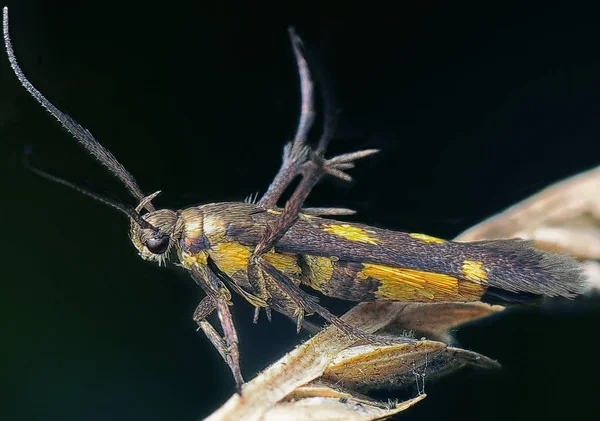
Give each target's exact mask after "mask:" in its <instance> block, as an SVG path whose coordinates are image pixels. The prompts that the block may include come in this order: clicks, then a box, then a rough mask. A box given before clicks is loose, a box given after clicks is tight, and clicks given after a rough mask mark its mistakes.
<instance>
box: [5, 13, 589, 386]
mask: <svg viewBox="0 0 600 421" xmlns="http://www.w3.org/2000/svg"><path fill="white" fill-rule="evenodd" d="M3 27H4V41H5V45H6V49H7V52H8V58H9V61H10V64H11V66H12V69H13V70H14V73H15V75H16V76H17V78H18V79H19V81H20V82H21V84H22V85H23V87H24V88H25V89H26V90H27V91H28V92H29V93H30V94H31V95H32V96H33V97H34V98H35V99H36V100H37V101H38V102H39V103H40V104H41V105H42V106H43V107H44V108H46V110H47V111H49V112H50V114H52V116H53V117H54V118H56V119H57V120H58V121H59V122H60V123H61V124H62V125H63V126H64V128H65V129H66V130H67V131H68V132H69V133H71V135H73V137H74V138H75V139H76V140H77V141H78V142H79V143H80V144H81V145H82V146H83V147H84V148H85V149H87V151H88V152H89V153H91V154H92V155H93V156H94V157H95V158H96V159H97V160H98V161H100V162H101V163H102V164H103V165H104V166H105V167H107V168H108V169H109V170H110V171H111V172H112V173H113V174H114V175H115V176H116V177H117V178H119V179H120V180H121V181H122V182H123V184H124V185H125V186H126V187H127V189H128V190H129V192H130V193H131V194H132V195H133V196H134V198H135V199H136V200H137V201H138V204H137V206H136V207H133V206H130V205H126V204H123V203H120V202H117V201H115V200H112V199H110V198H106V197H102V196H99V195H97V194H94V193H91V192H89V191H85V190H83V189H81V188H80V187H78V186H77V185H75V184H74V183H71V182H69V181H66V180H63V179H60V178H58V177H55V176H53V175H50V174H48V173H45V172H43V171H40V170H38V169H36V168H32V170H33V171H35V172H37V173H38V174H40V175H42V176H44V177H46V178H49V179H51V180H53V181H57V182H59V183H62V184H65V185H67V186H70V187H73V188H75V189H77V190H79V191H82V192H83V193H85V194H87V195H89V196H92V197H93V198H95V199H98V200H100V201H102V202H104V203H106V204H108V205H110V206H112V207H114V208H115V209H117V210H119V211H121V212H122V213H124V214H125V215H127V217H128V218H129V220H130V232H129V235H130V238H131V241H132V243H133V245H134V246H135V248H136V250H137V252H138V253H139V255H140V256H141V257H142V259H144V260H148V261H151V262H156V263H158V264H159V265H161V264H166V262H168V261H171V260H174V261H175V262H176V263H177V264H179V265H180V266H182V267H183V268H184V269H185V270H186V271H188V273H189V274H190V276H191V277H192V278H193V280H194V281H195V282H196V283H197V284H198V286H199V287H200V288H202V290H203V291H204V293H205V294H206V295H205V297H204V298H203V299H202V300H201V302H200V303H199V304H198V307H197V308H196V310H195V312H194V315H193V318H194V320H195V321H196V322H197V323H198V325H199V327H200V328H201V329H202V330H203V332H204V333H205V334H206V336H207V337H208V339H209V340H210V341H211V342H212V344H213V345H214V347H215V348H216V349H217V350H218V352H219V353H220V355H221V356H222V358H223V360H224V361H225V362H226V363H227V365H228V366H229V368H230V370H231V372H232V374H233V377H234V379H235V382H236V385H237V388H238V391H241V388H242V385H243V383H244V379H243V377H242V373H241V369H240V363H239V359H240V355H239V350H238V336H237V333H236V329H235V326H234V323H233V320H232V317H231V311H230V307H231V306H232V301H231V300H232V294H233V293H236V294H239V295H241V296H242V297H243V298H244V299H246V300H247V301H248V302H249V303H251V304H252V305H253V306H254V307H255V313H254V321H256V320H257V318H258V315H259V312H260V310H261V309H262V310H264V312H265V313H266V315H267V317H268V318H269V319H270V318H271V311H272V310H275V311H276V312H278V313H281V314H283V315H286V316H288V317H290V318H292V319H294V320H295V321H296V325H297V329H298V330H300V329H301V328H302V326H303V323H304V317H305V316H306V315H312V314H317V315H319V316H321V317H322V318H323V319H324V320H326V321H327V322H328V323H331V324H333V325H335V326H336V327H338V328H339V329H341V330H342V331H343V332H345V333H347V334H349V335H356V336H357V337H362V338H367V339H368V335H366V334H364V333H362V332H360V331H359V330H358V329H355V328H353V327H352V326H350V325H349V324H347V323H346V322H344V321H343V320H341V319H340V318H338V317H337V316H335V315H334V314H332V313H331V312H329V311H328V310H327V309H326V308H325V307H324V306H322V305H321V304H320V303H319V301H318V299H317V298H316V297H315V296H314V295H312V294H309V293H308V292H306V291H305V289H306V288H305V289H302V288H301V286H305V287H308V288H311V289H313V290H315V291H317V292H319V293H322V294H324V295H326V296H329V297H335V298H339V299H343V300H350V301H355V302H366V301H374V300H392V301H417V302H432V301H436V302H439V301H447V302H470V301H479V300H487V299H488V298H494V299H495V300H498V299H501V300H520V299H523V298H527V297H532V296H533V297H536V296H548V297H554V296H561V297H569V298H572V297H574V296H576V295H577V294H578V293H579V292H580V291H581V289H582V284H583V279H582V275H581V273H580V271H579V269H578V266H577V264H576V262H575V261H574V260H573V259H572V258H571V257H568V256H566V255H560V254H553V253H549V252H544V251H540V250H537V249H536V248H534V247H533V245H532V243H531V242H528V241H524V240H519V239H510V240H495V241H478V242H465V243H461V242H453V241H445V240H442V239H439V238H436V237H432V236H429V235H424V234H416V233H404V232H397V231H391V230H386V229H382V228H377V227H371V226H368V225H364V224H358V223H348V222H342V221H339V220H336V219H332V217H335V216H339V215H347V214H350V213H352V211H350V210H348V209H339V208H303V204H304V202H305V200H306V198H307V196H308V195H309V194H310V192H311V190H312V189H313V187H314V186H315V185H316V184H317V183H318V182H319V181H321V179H322V178H323V177H325V176H333V177H337V178H340V179H342V180H350V179H351V177H350V176H349V175H348V174H347V173H346V170H348V169H351V168H352V167H353V166H354V161H356V160H358V159H361V158H365V157H367V156H369V155H372V154H374V153H375V152H377V150H373V149H372V150H363V151H358V152H353V153H346V154H342V155H339V156H335V157H333V158H326V157H325V152H326V149H327V146H328V143H329V141H330V139H331V137H332V134H333V123H332V119H331V118H326V122H325V125H324V129H323V133H322V135H321V137H320V139H319V141H318V143H317V144H316V146H310V145H309V144H308V142H307V135H308V132H309V129H310V128H311V126H312V123H313V119H314V116H315V111H314V108H313V89H314V86H313V85H314V84H313V80H312V77H311V74H310V71H309V67H308V64H307V61H306V59H305V56H304V53H303V47H302V41H301V39H300V38H299V37H298V36H297V35H296V34H295V32H294V30H293V29H290V31H289V32H290V38H291V44H292V49H293V52H294V55H295V59H296V64H297V67H298V73H299V78H300V89H301V98H302V104H301V114H300V118H299V123H298V127H297V130H296V134H295V137H294V139H293V140H292V141H291V142H290V143H288V144H287V145H285V147H284V149H283V162H282V164H281V167H280V168H279V171H278V172H277V174H276V175H275V178H274V180H273V182H272V183H271V184H270V186H269V187H268V189H267V191H266V192H265V193H264V195H262V197H261V198H260V199H258V200H254V201H252V200H250V201H245V202H224V203H210V204H205V205H201V206H194V207H189V208H186V209H179V210H172V209H155V207H154V206H153V204H152V200H153V199H154V198H155V197H156V196H157V195H158V194H159V193H160V191H157V192H155V193H153V194H150V195H146V194H144V193H143V192H142V190H141V189H140V188H139V187H138V185H137V183H136V181H135V179H134V177H133V176H132V175H131V174H130V173H129V172H128V171H127V170H126V169H125V167H124V166H123V165H121V164H120V163H119V162H118V161H117V159H116V158H115V157H114V156H113V155H112V154H111V152H110V151H108V150H107V149H105V148H104V147H103V146H102V145H101V144H100V143H99V142H98V141H97V140H96V139H95V138H94V137H93V136H92V134H91V133H90V132H89V131H88V130H86V129H85V128H84V127H82V126H81V125H79V124H78V123H77V122H76V121H75V120H73V119H72V118H71V117H69V116H68V115H66V114H64V113H63V112H61V111H60V110H59V109H57V108H56V107H55V106H54V105H53V104H52V103H51V102H50V101H48V100H47V99H46V98H45V97H44V96H43V95H42V94H41V93H40V92H39V91H38V90H37V89H36V88H35V87H34V86H33V85H32V84H31V83H30V82H29V81H28V80H27V78H26V77H25V75H24V74H23V71H22V70H21V68H20V67H19V65H18V63H17V60H16V58H15V54H14V51H13V47H12V43H11V39H10V36H9V32H8V10H7V8H6V7H5V8H4V11H3ZM297 177H300V181H299V183H298V184H297V187H296V188H295V190H294V191H293V193H292V194H291V196H290V198H289V199H288V200H287V201H286V203H285V204H284V205H283V206H282V207H278V206H277V205H278V202H279V200H280V198H281V195H282V193H283V192H284V191H285V190H286V189H287V188H288V187H289V186H290V184H291V182H292V181H293V180H294V179H296V178H297ZM214 311H216V313H217V316H218V321H219V323H220V326H221V331H222V333H219V332H218V331H217V330H216V329H215V328H214V327H213V326H212V325H211V324H210V323H209V322H208V320H207V317H208V316H209V315H210V314H211V313H213V312H214Z"/></svg>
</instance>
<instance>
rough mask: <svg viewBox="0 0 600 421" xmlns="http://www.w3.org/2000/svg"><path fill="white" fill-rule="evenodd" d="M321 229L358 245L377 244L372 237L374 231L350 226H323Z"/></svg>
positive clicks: (377, 240)
mask: <svg viewBox="0 0 600 421" xmlns="http://www.w3.org/2000/svg"><path fill="white" fill-rule="evenodd" d="M322 227H323V229H324V230H325V231H327V232H328V233H330V234H333V235H337V236H338V237H342V238H345V239H347V240H350V241H357V242H359V243H367V244H377V243H379V241H380V240H379V239H378V238H377V237H374V236H372V235H371V234H375V231H371V230H366V229H362V228H359V227H357V226H354V225H350V224H323V225H322Z"/></svg>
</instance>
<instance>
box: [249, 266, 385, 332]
mask: <svg viewBox="0 0 600 421" xmlns="http://www.w3.org/2000/svg"><path fill="white" fill-rule="evenodd" d="M255 262H256V265H257V267H258V268H259V269H260V270H261V271H262V273H265V274H266V275H267V276H268V278H269V280H272V281H273V283H274V284H275V285H276V286H277V287H278V288H279V289H281V291H283V292H284V293H285V294H287V295H288V296H289V297H290V298H291V299H292V300H293V301H294V302H295V303H296V304H297V305H298V307H299V312H298V316H297V317H298V319H297V323H298V326H297V329H298V331H300V329H301V327H302V321H303V319H304V313H306V314H314V313H316V314H318V315H319V316H321V317H322V318H324V319H325V320H326V321H327V322H329V323H331V324H332V325H334V326H335V327H337V328H338V329H340V330H341V331H342V332H344V333H345V334H347V335H352V336H354V337H356V339H364V340H369V341H371V340H372V339H373V338H374V336H373V335H369V334H367V333H365V332H362V331H361V330H359V329H356V328H354V327H353V326H351V325H350V324H348V323H346V322H345V321H343V320H342V319H340V318H339V317H337V316H336V315H334V314H333V313H331V312H330V311H329V310H327V309H326V308H325V307H323V306H321V305H320V304H319V302H318V301H319V300H318V298H317V297H313V296H312V295H310V294H308V293H306V292H304V291H303V290H302V289H300V288H299V287H298V286H296V285H295V284H294V283H293V282H292V280H291V279H290V278H289V277H288V276H287V275H285V274H284V273H283V272H281V271H280V270H278V269H277V268H276V267H275V266H273V265H272V264H270V263H269V262H267V261H266V260H265V259H263V258H262V257H256V258H255Z"/></svg>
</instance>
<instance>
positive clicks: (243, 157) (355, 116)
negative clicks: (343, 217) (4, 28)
mask: <svg viewBox="0 0 600 421" xmlns="http://www.w3.org/2000/svg"><path fill="white" fill-rule="evenodd" d="M199 3H200V2H191V1H174V0H173V1H169V2H165V3H163V4H162V5H161V6H158V5H157V6H153V5H151V4H150V3H147V2H106V1H104V2H100V1H89V2H86V5H85V6H72V5H67V3H57V2H47V1H43V2H42V1H26V0H20V1H13V2H9V6H10V17H11V33H12V39H13V43H14V46H15V49H16V52H17V56H18V58H19V60H20V63H21V66H22V67H23V69H24V71H25V73H26V74H27V75H28V77H29V78H30V80H31V81H32V82H33V83H34V84H35V85H36V86H37V88H38V89H40V90H41V91H42V92H43V93H44V94H45V95H46V96H47V97H48V98H49V99H50V100H51V101H53V102H54V103H55V104H56V105H57V106H58V107H59V108H61V109H62V110H63V111H65V112H67V113H69V114H70V115H72V116H73V117H74V118H76V119H77V120H78V121H79V122H80V123H82V124H83V125H84V126H86V127H87V128H88V129H90V130H91V131H92V132H93V133H94V134H95V135H96V136H97V137H98V138H99V139H100V140H101V141H102V142H103V143H104V145H106V146H107V147H108V148H109V149H110V150H111V151H112V152H113V153H114V154H115V156H117V157H118V159H119V160H120V161H121V162H122V163H123V164H124V165H125V166H126V167H127V168H128V169H129V170H130V171H131V172H132V173H133V174H134V175H135V177H136V178H137V180H138V182H139V184H140V186H141V187H142V189H143V190H144V191H145V192H148V193H150V192H153V191H155V190H157V189H162V190H163V192H164V193H163V194H162V195H161V196H160V197H159V199H158V200H157V201H156V204H157V205H158V206H159V207H161V206H162V207H173V208H177V207H186V206H190V205H194V204H199V203H206V202H211V201H226V200H242V199H243V198H244V197H246V196H247V195H248V194H250V193H254V192H256V191H260V192H263V191H264V190H265V188H266V187H267V185H268V183H269V181H270V179H271V177H272V176H273V175H274V173H275V171H276V170H277V167H278V165H279V163H280V155H281V148H282V145H283V143H284V142H285V141H287V140H288V139H290V137H291V136H292V135H293V133H294V130H295V125H296V119H297V113H298V106H299V97H298V81H297V74H296V67H295V62H294V59H293V55H292V52H291V49H290V46H289V42H288V38H287V33H286V27H287V26H288V25H290V24H294V25H295V26H296V28H297V31H298V33H299V34H300V35H301V36H302V37H303V38H304V40H305V43H306V46H307V50H308V51H309V52H310V53H311V54H312V56H313V57H314V59H315V62H316V63H318V64H319V66H320V68H321V70H322V73H323V74H324V75H325V80H326V81H327V86H329V87H330V88H331V90H332V91H333V92H334V94H335V98H336V104H337V106H338V107H339V108H340V110H341V114H340V122H339V130H338V135H337V137H336V139H335V141H334V142H333V144H332V147H331V153H335V152H343V151H351V150H356V149H360V148H371V147H377V148H381V149H382V152H381V153H380V154H379V155H377V156H376V157H374V158H371V159H368V160H365V161H363V162H360V163H359V165H358V167H357V168H356V169H355V170H353V172H352V174H353V175H354V176H355V178H356V182H355V183H353V184H350V185H345V184H342V183H332V182H326V183H323V184H321V185H320V186H319V187H318V188H317V189H316V190H315V191H314V194H313V195H312V196H311V199H310V204H312V205H316V206H319V205H321V206H322V205H337V206H347V207H351V208H354V209H356V210H358V211H359V214H358V215H357V216H356V217H355V218H350V219H353V220H360V221H362V222H367V223H370V224H374V225H377V226H383V227H387V228H392V229H398V230H408V231H412V232H426V233H428V234H431V235H435V236H440V237H447V238H448V237H453V236H454V235H456V234H458V233H459V232H461V231H462V230H464V229H466V228H468V227H469V226H471V225H473V224H475V223H477V222H479V221H480V220H482V219H483V218H485V217H487V216H489V215H491V214H493V213H495V212H497V211H499V210H501V209H503V208H505V207H507V206H509V205H511V204H513V203H515V202H516V201H518V200H520V199H523V198H525V197H527V196H528V195H530V194H532V193H534V192H536V191H538V190H539V189H540V188H543V187H544V186H546V185H548V184H549V183H551V182H554V181H557V180H559V179H561V178H563V177H565V176H568V175H571V174H574V173H576V172H579V171H582V170H585V169H588V168H590V167H593V166H596V165H598V163H599V152H600V147H599V142H598V138H599V137H600V115H599V114H600V47H599V45H600V43H599V42H598V41H599V40H600V27H599V25H598V15H597V14H596V13H595V10H593V9H592V8H590V9H587V10H586V9H579V8H577V7H575V6H561V7H556V6H553V5H551V4H550V3H548V2H545V3H544V5H543V6H542V5H541V3H540V4H535V3H529V5H528V6H520V5H518V3H516V2H515V3H512V2H508V3H506V2H504V3H503V5H501V6H500V5H496V6H489V5H486V6H481V5H480V3H481V2H471V3H454V2H453V3H454V5H453V6H452V7H449V6H440V5H438V4H436V3H431V2H422V4H421V5H419V6H416V5H414V4H412V2H411V4H410V5H406V4H403V3H402V2H401V3H398V4H395V5H394V6H390V7H389V8H388V7H384V6H377V5H376V4H374V3H366V4H365V5H363V7H357V6H353V5H350V4H348V3H345V4H343V5H342V4H338V5H335V6H334V5H332V4H329V5H328V6H322V5H315V4H312V3H306V2H301V3H300V2H299V3H287V2H286V7H285V9H284V8H282V7H281V6H272V7H266V6H262V7H258V6H257V5H256V4H255V2H248V3H247V4H245V5H239V4H235V3H222V5H221V6H220V7H219V8H216V7H209V6H200V5H199ZM0 107H1V108H0V109H1V112H0V130H1V131H0V138H1V142H2V143H1V145H2V154H1V159H2V164H1V166H0V168H1V169H0V170H1V171H2V180H3V181H2V198H1V199H0V200H1V201H2V206H1V208H0V209H1V212H2V230H3V232H4V241H3V242H2V243H3V245H2V257H3V259H2V261H3V271H4V275H3V276H2V293H0V297H1V300H2V303H1V307H0V308H1V309H2V313H3V315H2V317H1V318H0V320H1V322H0V323H2V329H1V332H2V339H1V341H2V342H1V348H0V349H1V350H2V351H1V353H2V356H1V359H0V361H1V363H0V364H2V367H0V368H1V373H2V374H0V376H1V378H2V380H3V383H5V384H4V385H3V389H4V392H2V394H1V395H0V396H1V397H0V401H2V403H1V404H0V408H2V409H0V411H2V412H3V411H7V413H6V415H0V416H1V417H2V419H6V420H108V419H110V420H128V421H133V420H144V421H151V420H195V419H198V418H200V417H202V416H206V415H208V414H209V413H210V412H211V411H213V410H214V409H216V408H217V407H218V406H219V405H220V404H221V403H222V402H224V401H225V400H226V399H227V398H228V397H229V396H230V394H231V393H232V392H233V388H234V385H233V382H232V379H231V377H230V374H229V371H228V369H227V367H226V366H225V365H224V364H223V363H222V361H221V360H220V357H219V356H218V355H217V353H216V352H215V351H214V350H213V349H212V348H211V346H210V344H209V343H208V341H207V340H206V339H205V338H204V337H202V335H201V334H198V333H196V331H195V325H194V323H193V321H192V320H191V315H192V312H193V310H194V308H195V306H196V304H197V302H198V300H199V299H200V298H201V293H200V291H198V290H197V289H196V288H195V287H194V285H193V283H192V282H191V280H190V279H188V278H187V276H186V275H185V273H182V271H180V270H177V269H178V268H175V267H173V266H170V267H168V268H167V269H165V268H157V267H156V266H155V265H152V264H149V263H147V262H143V261H142V260H141V259H139V258H138V257H137V256H136V253H135V251H134V249H133V247H132V245H131V244H130V242H129V240H128V238H127V231H128V222H127V220H126V218H124V217H123V216H122V215H120V214H119V213H117V212H114V211H112V210H111V209H108V208H105V207H103V206H102V205H101V204H99V203H97V202H94V201H92V200H90V199H88V198H86V197H84V196H81V195H79V194H77V193H76V192H74V191H71V190H69V189H66V188H64V187H62V186H59V185H55V184H51V183H49V182H47V181H45V180H43V179H40V178H39V177H37V176H36V175H34V174H31V173H30V172H28V171H26V170H25V169H24V168H23V166H22V164H21V154H22V151H23V148H24V147H25V146H26V145H34V146H35V150H34V155H33V158H32V160H33V161H34V162H35V164H36V165H37V166H38V167H41V168H45V169H48V170H49V171H52V172H54V173H57V174H61V175H64V176H67V177H69V178H70V179H74V180H78V181H79V182H87V183H89V184H90V185H93V186H95V188H96V189H100V190H102V191H106V192H109V193H110V194H111V195H113V196H116V197H120V198H122V199H126V200H130V199H129V198H128V196H127V193H126V191H125V190H124V188H123V187H122V186H120V185H119V183H118V182H116V181H114V180H113V179H112V178H111V177H110V176H109V175H107V174H106V173H105V172H104V171H103V169H102V168H101V167H100V166H99V165H97V164H96V163H95V162H94V161H93V159H91V158H90V157H89V156H88V155H86V153H85V152H83V151H82V150H81V149H79V148H78V146H77V145H76V144H75V142H73V141H71V140H70V138H69V135H67V134H65V133H64V132H63V131H62V130H61V128H60V126H59V125H58V124H57V123H55V122H54V121H53V120H52V119H51V118H50V117H49V116H48V115H47V113H45V112H44V111H43V110H42V109H41V107H39V106H38V105H37V104H36V103H35V101H34V100H33V99H31V98H30V97H29V96H28V95H27V93H26V92H25V91H24V90H23V89H22V88H21V87H20V85H19V84H18V82H17V80H16V78H15V77H14V75H13V74H12V72H11V71H10V68H9V66H8V64H7V61H6V60H2V62H1V63H0ZM314 134H315V135H316V136H318V130H317V131H315V133H314ZM130 201H131V200H130ZM598 304H599V303H598V300H597V299H594V298H593V297H592V298H586V299H581V300H579V301H577V302H575V303H562V302H561V303H558V304H555V305H550V306H547V307H544V308H543V309H529V310H515V311H511V312H509V313H506V314H503V315H501V316H500V317H495V318H493V319H490V320H487V321H485V322H483V323H479V324H476V325H473V326H469V327H466V328H464V329H462V330H460V331H459V332H458V338H459V340H460V342H461V344H462V345H463V346H464V347H465V348H468V349H473V350H475V351H478V352H482V353H484V354H486V355H488V356H490V357H492V358H496V359H498V360H499V361H500V362H502V363H503V365H504V368H503V370H501V371H499V372H493V373H485V372H476V371H467V372H463V373H460V374H457V375H454V376H450V377H448V378H446V379H445V380H444V381H442V382H441V383H438V384H433V383H428V384H426V391H427V392H428V394H429V397H428V398H427V399H426V400H425V401H424V402H422V403H420V404H418V405H417V406H416V407H414V408H412V409H411V410H409V411H407V412H405V413H404V414H403V415H402V416H401V417H400V418H401V419H429V417H432V418H433V417H435V418H436V419H464V420H475V419H482V418H484V417H485V418H486V419H488V420H495V419H499V420H500V419H502V420H504V419H506V418H508V417H510V418H511V419H515V420H516V419H528V420H530V419H556V420H558V419H565V418H568V419H590V420H591V419H597V416H598V415H597V409H598V408H599V406H600V405H599V404H598V397H597V391H598V388H599V386H600V380H598V379H599V375H600V369H599V368H598V365H597V363H596V360H595V357H596V354H597V352H598V347H597V346H595V343H596V334H597V331H598V323H599V322H600V311H599V310H598V308H599V307H598ZM334 308H335V309H336V311H338V312H339V311H342V310H344V309H345V308H347V306H340V305H339V304H338V305H335V304H334ZM234 309H235V311H234V313H235V318H236V320H237V323H238V327H239V331H240V334H241V351H242V355H243V359H242V365H243V371H244V373H245V376H246V377H247V378H251V377H253V375H254V373H256V372H257V371H258V370H260V369H262V368H264V367H265V366H266V365H267V364H268V363H269V362H271V361H273V360H274V359H276V358H277V357H279V356H281V355H282V354H283V353H284V352H285V351H286V350H289V349H291V348H292V347H293V346H294V345H295V344H297V343H298V341H299V338H298V337H297V336H296V334H295V329H294V328H293V325H292V324H291V323H289V322H288V321H287V320H284V319H283V318H282V317H281V316H279V317H275V319H274V320H273V323H272V324H270V325H269V324H268V323H267V322H265V321H261V322H260V323H259V324H258V325H257V326H254V325H252V323H251V317H252V310H251V309H250V307H249V306H248V305H247V304H245V303H244V302H243V300H241V299H236V306H235V307H234ZM413 392H414V391H413ZM392 396H393V394H392Z"/></svg>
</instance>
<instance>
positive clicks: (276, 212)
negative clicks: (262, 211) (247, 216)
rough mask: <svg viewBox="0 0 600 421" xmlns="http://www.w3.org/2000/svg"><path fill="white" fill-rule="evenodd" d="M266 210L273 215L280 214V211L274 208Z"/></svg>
mask: <svg viewBox="0 0 600 421" xmlns="http://www.w3.org/2000/svg"><path fill="white" fill-rule="evenodd" d="M267 212H269V213H272V214H273V215H281V212H280V211H276V210H274V209H267Z"/></svg>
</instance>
